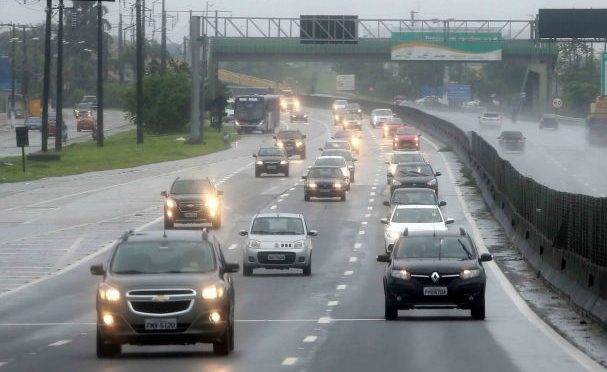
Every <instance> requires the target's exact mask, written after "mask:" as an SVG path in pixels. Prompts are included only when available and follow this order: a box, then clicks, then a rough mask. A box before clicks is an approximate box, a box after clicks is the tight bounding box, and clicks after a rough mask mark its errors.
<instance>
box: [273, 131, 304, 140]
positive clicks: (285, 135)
mask: <svg viewBox="0 0 607 372" xmlns="http://www.w3.org/2000/svg"><path fill="white" fill-rule="evenodd" d="M301 136H302V135H301V132H300V131H298V130H284V131H281V132H278V134H277V135H276V138H281V139H283V138H301Z"/></svg>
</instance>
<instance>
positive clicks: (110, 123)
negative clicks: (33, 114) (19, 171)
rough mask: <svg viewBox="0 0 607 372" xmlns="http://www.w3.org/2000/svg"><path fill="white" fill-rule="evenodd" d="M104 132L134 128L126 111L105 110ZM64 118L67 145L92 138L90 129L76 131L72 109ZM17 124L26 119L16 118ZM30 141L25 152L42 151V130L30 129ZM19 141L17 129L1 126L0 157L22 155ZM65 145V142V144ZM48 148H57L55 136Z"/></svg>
mask: <svg viewBox="0 0 607 372" xmlns="http://www.w3.org/2000/svg"><path fill="white" fill-rule="evenodd" d="M103 119H104V122H103V124H104V133H105V135H106V136H108V135H110V134H113V133H116V132H119V131H124V130H127V129H130V128H134V127H132V126H131V124H130V123H129V122H128V121H127V120H126V119H125V118H124V112H122V111H120V110H105V111H104V116H103ZM63 120H64V121H65V125H66V126H67V145H69V144H71V143H78V142H84V141H88V140H90V139H91V132H90V131H82V132H78V131H76V119H75V118H74V115H73V112H72V109H65V110H63ZM15 121H16V123H15V125H22V124H23V122H24V121H25V119H15ZM29 143H30V146H29V147H26V148H25V152H26V153H27V154H29V153H30V152H36V151H40V146H41V136H40V131H37V130H30V131H29ZM16 146H17V143H16V140H15V129H14V128H10V126H7V127H3V128H0V157H4V156H20V155H21V148H20V147H16ZM64 146H65V144H64ZM48 148H49V149H53V148H55V138H54V137H51V138H49V140H48Z"/></svg>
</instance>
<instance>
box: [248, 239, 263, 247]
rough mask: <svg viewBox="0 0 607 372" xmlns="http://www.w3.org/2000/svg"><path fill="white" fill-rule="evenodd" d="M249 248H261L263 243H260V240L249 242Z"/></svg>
mask: <svg viewBox="0 0 607 372" xmlns="http://www.w3.org/2000/svg"><path fill="white" fill-rule="evenodd" d="M247 246H248V247H249V248H259V247H261V243H260V242H259V240H253V239H251V240H249V242H248V243H247Z"/></svg>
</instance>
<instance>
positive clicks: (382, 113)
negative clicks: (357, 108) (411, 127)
mask: <svg viewBox="0 0 607 372" xmlns="http://www.w3.org/2000/svg"><path fill="white" fill-rule="evenodd" d="M373 115H377V116H392V110H375V112H374V113H373Z"/></svg>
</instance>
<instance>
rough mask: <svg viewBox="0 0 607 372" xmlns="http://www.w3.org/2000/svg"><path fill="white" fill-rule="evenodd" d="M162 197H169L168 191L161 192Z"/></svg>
mask: <svg viewBox="0 0 607 372" xmlns="http://www.w3.org/2000/svg"><path fill="white" fill-rule="evenodd" d="M160 196H164V197H165V198H166V197H167V196H169V195H168V194H167V192H166V191H161V192H160Z"/></svg>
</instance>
